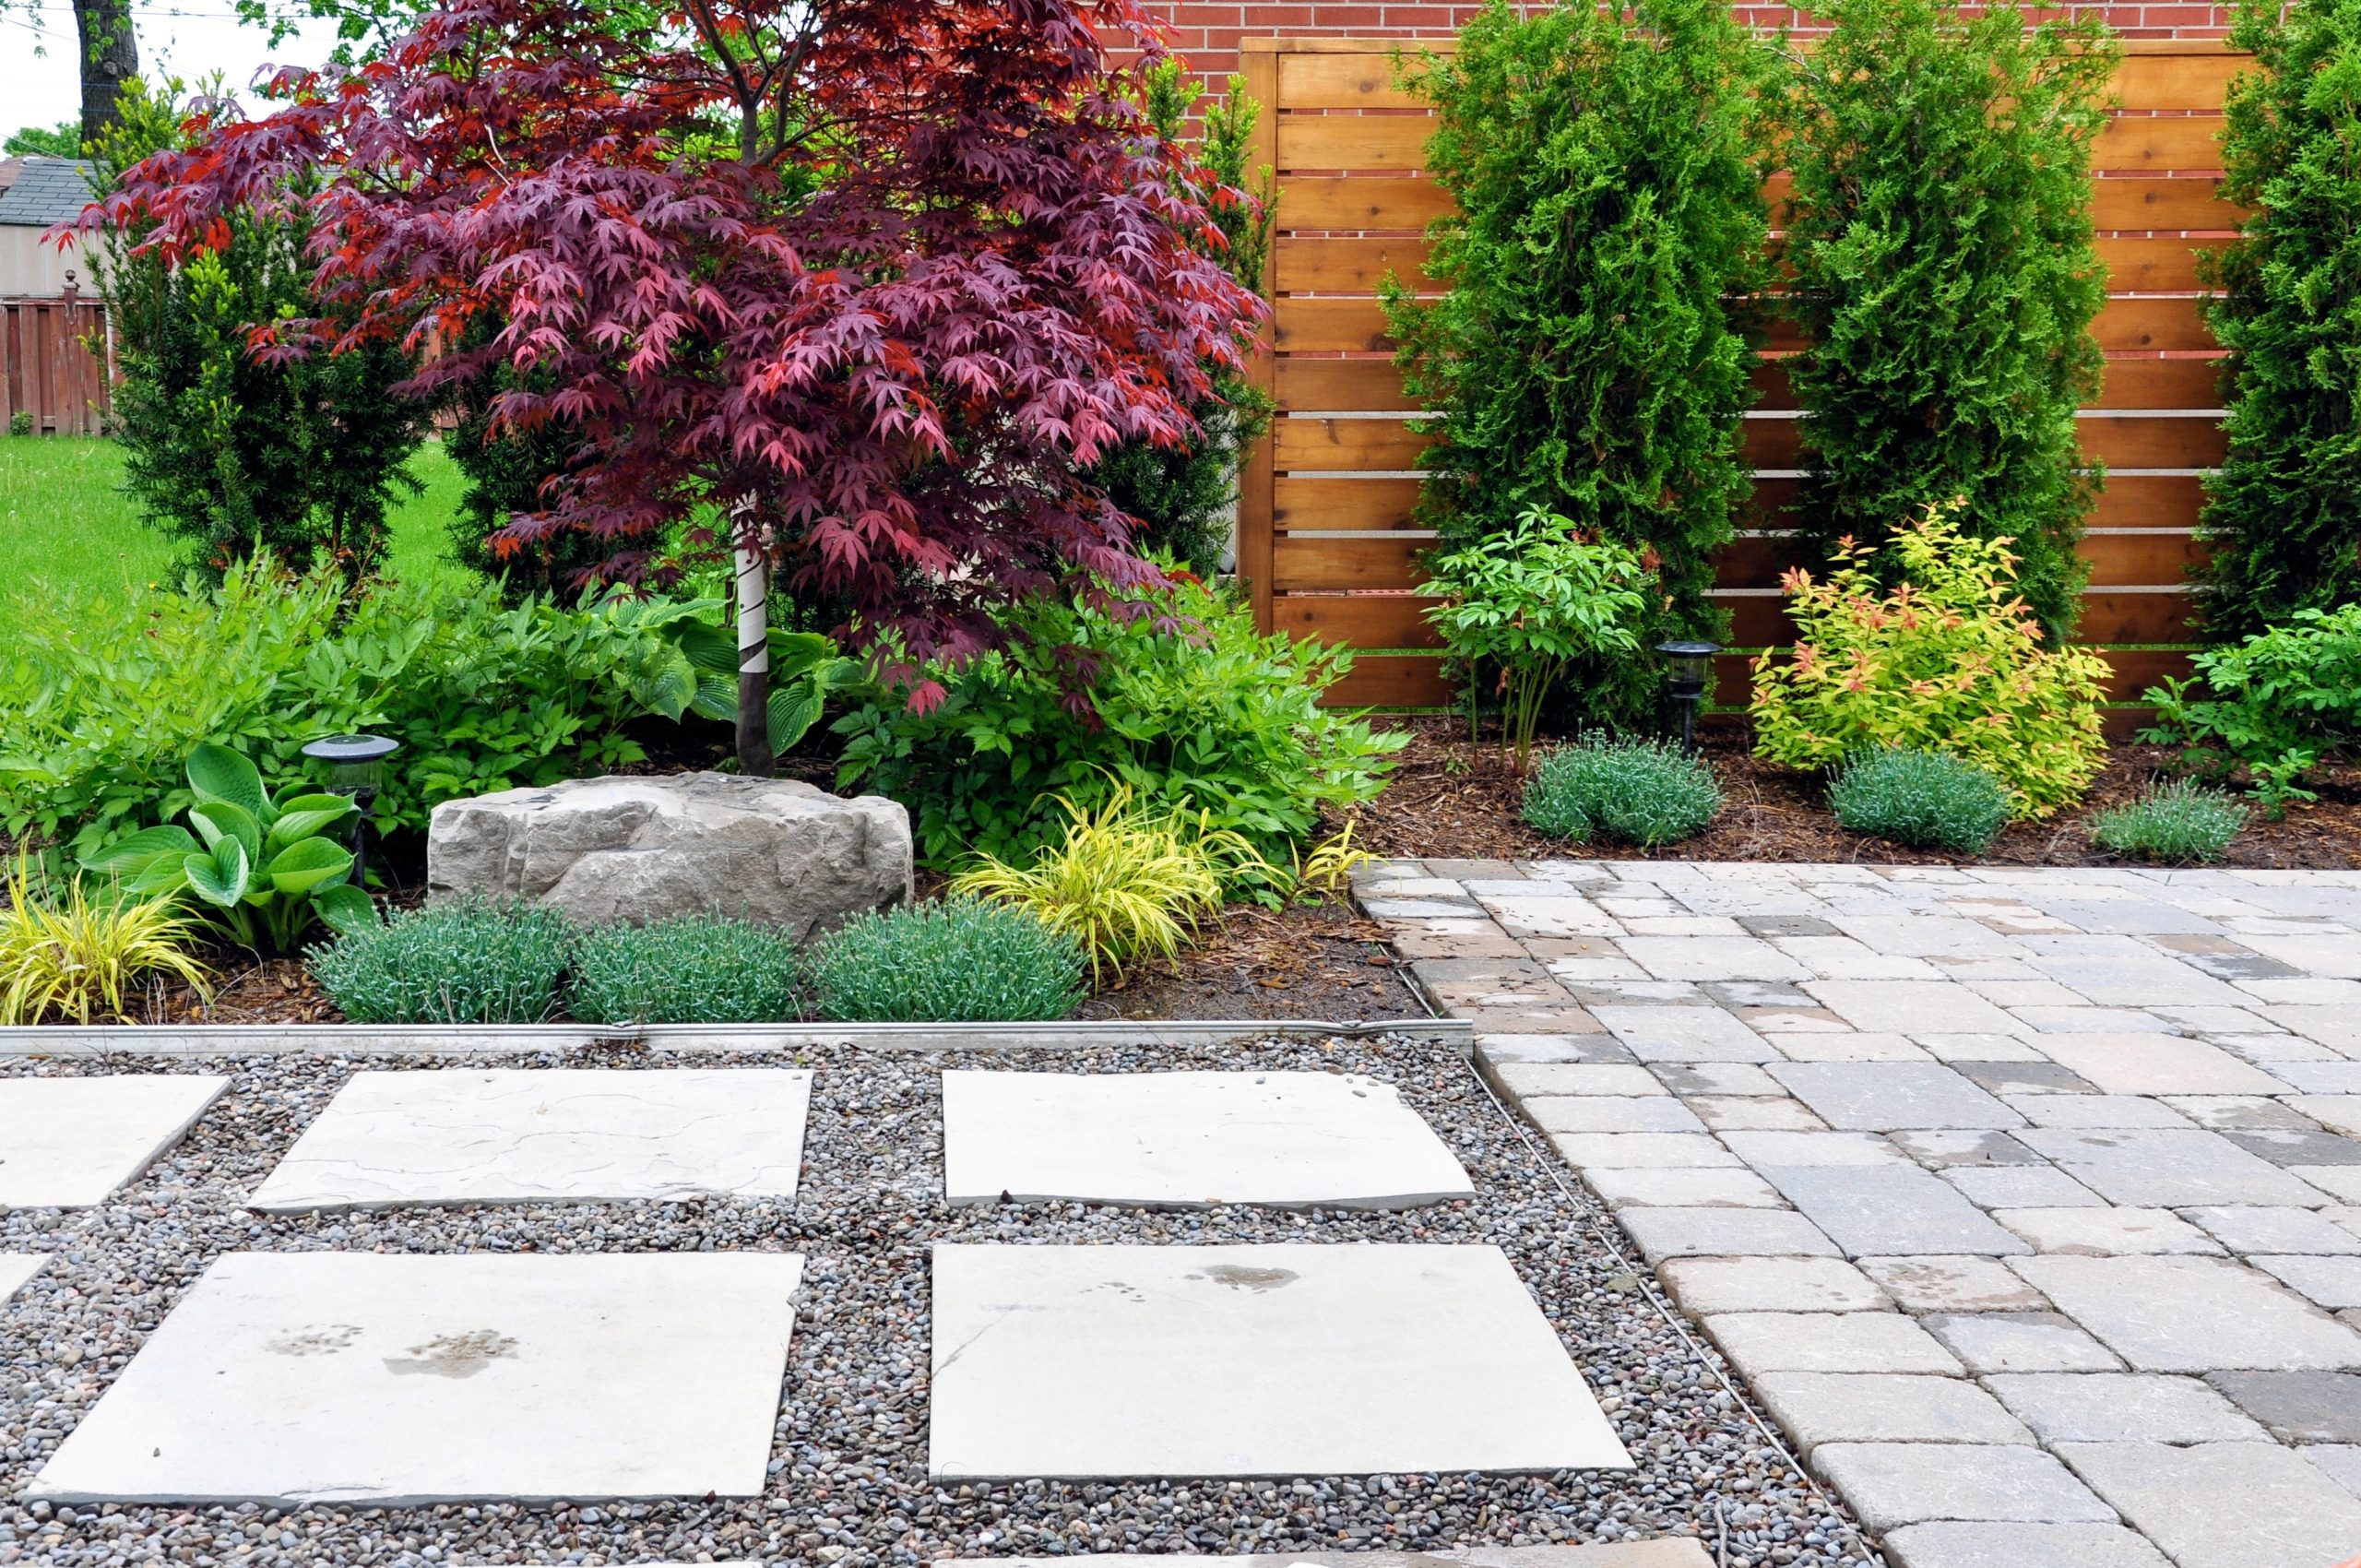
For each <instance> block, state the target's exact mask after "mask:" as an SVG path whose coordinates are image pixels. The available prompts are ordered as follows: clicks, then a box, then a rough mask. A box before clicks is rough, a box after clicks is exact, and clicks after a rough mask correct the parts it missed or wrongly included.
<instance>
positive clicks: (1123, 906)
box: [951, 789, 1275, 981]
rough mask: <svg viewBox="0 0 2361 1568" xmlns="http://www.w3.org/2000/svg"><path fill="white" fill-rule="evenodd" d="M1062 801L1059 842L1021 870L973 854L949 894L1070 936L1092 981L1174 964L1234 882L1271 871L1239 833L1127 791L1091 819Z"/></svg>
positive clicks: (1218, 910)
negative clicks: (1012, 911) (1150, 964)
mask: <svg viewBox="0 0 2361 1568" xmlns="http://www.w3.org/2000/svg"><path fill="white" fill-rule="evenodd" d="M1059 803H1060V804H1061V805H1062V806H1063V807H1064V808H1065V811H1066V815H1067V822H1066V836H1065V839H1064V841H1063V842H1062V843H1059V844H1055V845H1052V846H1050V848H1048V849H1043V850H1042V851H1041V852H1040V853H1039V854H1038V856H1036V857H1035V858H1034V860H1033V861H1032V863H1031V864H1030V865H1026V866H1023V867H1018V866H1012V865H1008V864H1006V863H1005V862H1003V861H998V860H995V859H993V858H992V857H991V856H990V855H979V856H978V857H977V860H976V863H975V864H973V865H971V866H970V867H968V868H967V870H966V871H963V872H961V873H959V874H958V875H957V876H955V877H954V878H953V879H952V881H951V890H952V891H953V892H954V893H960V894H968V895H972V896H974V897H982V898H988V899H991V900H993V901H995V902H998V903H1003V904H1011V905H1014V906H1015V907H1016V908H1018V909H1023V910H1025V911H1026V912H1027V913H1028V914H1030V915H1032V916H1033V917H1034V918H1035V919H1036V920H1038V921H1040V922H1041V923H1042V924H1043V925H1046V926H1048V927H1049V928H1050V930H1051V931H1055V932H1063V933H1065V934H1066V935H1068V936H1071V937H1073V938H1074V940H1075V941H1076V942H1078V943H1080V944H1082V950H1083V951H1084V952H1085V953H1086V954H1088V955H1089V956H1090V974H1091V979H1092V980H1094V981H1096V980H1097V979H1098V977H1099V974H1100V971H1101V970H1102V969H1103V968H1111V969H1113V970H1115V971H1116V972H1117V973H1121V971H1122V968H1123V966H1124V965H1126V964H1128V963H1131V962H1132V961H1133V960H1134V959H1136V958H1140V957H1143V956H1145V957H1153V958H1158V959H1162V960H1163V961H1164V962H1166V963H1174V962H1175V960H1176V959H1177V957H1178V956H1179V954H1180V951H1181V943H1182V942H1183V941H1184V940H1185V939H1186V937H1187V935H1188V933H1189V932H1193V931H1194V930H1195V929H1196V927H1197V924H1198V922H1199V921H1203V920H1204V919H1206V918H1208V917H1210V916H1214V915H1218V914H1219V913H1220V912H1221V905H1222V894H1223V890H1224V888H1225V887H1226V886H1227V885H1228V883H1229V882H1230V881H1231V880H1232V879H1233V878H1234V877H1242V876H1247V875H1254V874H1261V875H1265V876H1268V875H1272V874H1275V871H1274V868H1273V867H1272V866H1271V865H1270V863H1269V862H1268V861H1264V859H1263V858H1262V857H1261V856H1260V855H1258V854H1257V853H1255V851H1254V848H1253V846H1252V845H1251V844H1249V843H1248V842H1247V841H1246V840H1245V839H1244V838H1243V837H1240V836H1239V835H1238V834H1236V833H1232V832H1228V831H1224V830H1215V831H1209V830H1208V829H1207V828H1206V826H1205V825H1204V820H1203V819H1202V817H1192V815H1191V814H1190V813H1188V812H1187V811H1186V810H1184V809H1180V808H1176V807H1171V806H1167V807H1164V808H1163V809H1161V810H1153V809H1149V808H1145V807H1142V806H1140V805H1138V804H1136V803H1134V802H1133V799H1132V794H1131V791H1130V790H1128V789H1123V790H1117V791H1116V792H1115V793H1114V794H1113V795H1112V796H1110V797H1109V799H1108V801H1107V802H1106V804H1104V805H1103V806H1101V807H1099V809H1098V810H1097V812H1095V813H1093V812H1085V811H1083V810H1082V809H1081V808H1079V807H1078V806H1075V805H1074V803H1073V802H1067V801H1062V802H1059Z"/></svg>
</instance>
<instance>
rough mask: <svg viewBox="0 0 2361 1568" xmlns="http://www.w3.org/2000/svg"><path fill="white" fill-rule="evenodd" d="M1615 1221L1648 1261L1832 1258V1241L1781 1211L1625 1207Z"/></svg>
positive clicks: (1809, 1224)
mask: <svg viewBox="0 0 2361 1568" xmlns="http://www.w3.org/2000/svg"><path fill="white" fill-rule="evenodd" d="M1615 1217H1616V1218H1618V1219H1619V1220H1620V1221H1622V1223H1623V1229H1625V1230H1627V1231H1629V1232H1630V1233H1631V1240H1632V1241H1636V1242H1638V1243H1639V1247H1640V1252H1641V1254H1642V1255H1643V1256H1644V1257H1645V1258H1646V1259H1647V1260H1648V1261H1649V1262H1650V1263H1662V1262H1663V1261H1664V1260H1665V1259H1667V1258H1712V1257H1831V1258H1833V1257H1834V1256H1836V1255H1837V1248H1836V1243H1835V1242H1833V1241H1830V1240H1829V1239H1828V1238H1827V1237H1826V1236H1824V1235H1822V1234H1821V1231H1820V1228H1819V1227H1818V1226H1816V1225H1814V1224H1812V1222H1811V1221H1810V1220H1809V1219H1806V1218H1804V1217H1803V1216H1802V1215H1800V1214H1794V1213H1791V1212H1789V1211H1787V1210H1786V1209H1755V1208H1727V1207H1716V1208H1639V1207H1632V1208H1624V1209H1619V1210H1617V1211H1616V1216H1615Z"/></svg>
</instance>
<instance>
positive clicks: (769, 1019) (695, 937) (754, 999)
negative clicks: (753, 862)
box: [567, 915, 803, 1024]
mask: <svg viewBox="0 0 2361 1568" xmlns="http://www.w3.org/2000/svg"><path fill="white" fill-rule="evenodd" d="M573 968H574V979H573V981H572V985H571V988H570V990H569V992H568V998H569V1000H568V1004H567V1011H569V1012H571V1013H572V1014H573V1015H574V1016H575V1017H576V1018H579V1019H581V1020H582V1021H583V1022H584V1023H586V1024H770V1023H778V1022H781V1021H785V1020H789V1019H793V1018H796V1017H799V1016H801V1011H800V1009H799V1007H798V1004H797V997H796V991H797V986H798V983H799V980H800V979H801V974H802V968H803V965H802V956H801V949H799V948H798V947H797V946H796V944H795V943H794V941H793V940H792V939H791V938H789V936H787V935H786V934H785V933H784V932H780V931H779V930H778V929H777V928H776V927H773V926H766V925H757V924H754V923H753V922H751V921H734V920H724V919H722V918H720V917H718V916H715V915H682V916H677V917H675V918H673V919H670V920H662V921H649V922H648V923H647V924H646V925H608V926H598V927H593V928H591V929H589V930H587V931H584V932H581V933H580V934H579V935H578V936H577V937H576V938H575V944H574V960H573Z"/></svg>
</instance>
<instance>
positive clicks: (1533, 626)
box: [1424, 506, 1655, 773]
mask: <svg viewBox="0 0 2361 1568" xmlns="http://www.w3.org/2000/svg"><path fill="white" fill-rule="evenodd" d="M1429 567H1430V570H1431V571H1432V572H1433V573H1434V581H1432V582H1430V583H1428V584H1427V585H1426V586H1425V588H1424V591H1425V592H1428V593H1430V594H1436V595H1439V596H1441V600H1442V602H1440V603H1438V604H1435V605H1433V606H1431V607H1430V609H1429V610H1428V611H1427V619H1428V620H1429V621H1430V622H1431V623H1433V624H1434V627H1435V629H1436V630H1437V631H1438V632H1440V633H1442V643H1443V648H1444V651H1445V652H1446V653H1448V654H1449V656H1450V657H1451V659H1453V661H1455V662H1456V663H1457V664H1458V665H1459V668H1460V671H1461V673H1462V675H1463V676H1464V677H1465V683H1466V687H1467V692H1468V704H1467V707H1468V729H1469V732H1470V733H1469V739H1470V740H1471V741H1472V740H1473V739H1474V738H1475V735H1474V731H1475V729H1476V725H1477V713H1478V709H1477V694H1478V693H1480V692H1482V691H1483V690H1484V689H1485V687H1486V686H1487V685H1488V684H1489V683H1488V682H1487V681H1486V679H1485V674H1486V672H1487V671H1497V672H1498V676H1499V679H1498V682H1497V687H1498V690H1499V692H1500V695H1501V745H1502V746H1504V747H1506V748H1508V749H1509V751H1510V752H1511V753H1512V754H1513V755H1514V757H1515V759H1516V768H1517V771H1518V772H1519V773H1522V772H1524V771H1525V765H1526V763H1527V762H1528V761H1529V760H1530V759H1531V757H1532V755H1533V731H1534V729H1535V727H1536V725H1537V724H1538V723H1539V722H1540V719H1541V709H1542V705H1543V703H1544V701H1545V700H1546V699H1547V698H1548V695H1549V694H1550V692H1551V690H1552V689H1553V688H1555V687H1556V685H1557V684H1558V681H1559V679H1560V677H1561V676H1562V675H1564V674H1565V672H1566V671H1567V670H1568V669H1569V668H1571V667H1572V665H1573V664H1575V663H1576V662H1577V661H1578V660H1590V661H1604V660H1608V659H1625V660H1626V661H1632V656H1633V655H1635V654H1636V653H1638V651H1639V647H1640V637H1639V628H1640V627H1641V626H1643V625H1644V624H1646V621H1647V617H1648V604H1649V599H1650V597H1651V595H1649V594H1648V593H1645V592H1643V589H1647V588H1654V587H1655V584H1654V582H1653V581H1652V580H1651V579H1650V578H1649V577H1648V576H1647V574H1646V572H1645V571H1643V569H1642V567H1641V565H1640V558H1639V556H1638V555H1637V554H1636V553H1634V552H1632V551H1631V550H1630V549H1628V548H1626V547H1625V546H1622V545H1619V544H1610V543H1606V542H1603V541H1597V540H1585V539H1583V538H1580V537H1578V536H1577V535H1576V534H1575V533H1574V530H1573V524H1572V523H1571V522H1569V521H1568V520H1567V519H1565V518H1564V517H1556V516H1553V515H1551V514H1550V513H1548V512H1544V511H1542V510H1541V509H1540V508H1539V507H1537V506H1536V507H1528V508H1527V509H1526V510H1525V513H1524V515H1523V516H1521V517H1518V518H1517V520H1516V526H1515V527H1514V528H1513V529H1507V530H1505V531H1503V532H1501V533H1495V534H1488V535H1485V536H1484V537H1482V538H1479V539H1472V540H1468V541H1467V542H1466V543H1465V544H1464V545H1462V546H1461V547H1459V548H1458V549H1456V550H1450V551H1445V552H1442V553H1441V554H1439V555H1437V556H1435V557H1434V558H1433V560H1431V561H1430V563H1429Z"/></svg>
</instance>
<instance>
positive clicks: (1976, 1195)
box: [1943, 1165, 2106, 1209]
mask: <svg viewBox="0 0 2361 1568" xmlns="http://www.w3.org/2000/svg"><path fill="white" fill-rule="evenodd" d="M1943 1180H1944V1181H1946V1182H1950V1183H1951V1184H1952V1186H1954V1187H1957V1188H1958V1189H1959V1190H1960V1194H1961V1195H1962V1196H1964V1197H1965V1198H1966V1199H1967V1201H1968V1202H1970V1203H1972V1204H1974V1205H1975V1206H1977V1207H1978V1208H1990V1209H1999V1208H2105V1207H2106V1199H2105V1198H2103V1197H2101V1196H2099V1195H2098V1194H2096V1193H2094V1192H2093V1191H2091V1190H2090V1189H2089V1188H2088V1187H2085V1186H2083V1185H2082V1183H2081V1182H2077V1181H2075V1180H2074V1178H2072V1177H2071V1176H2069V1175H2067V1174H2066V1172H2064V1171H2063V1170H2058V1169H2057V1168H2056V1167H2055V1166H2049V1165H1956V1166H1953V1167H1952V1168H1951V1169H1950V1170H1945V1171H1944V1172H1943Z"/></svg>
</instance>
